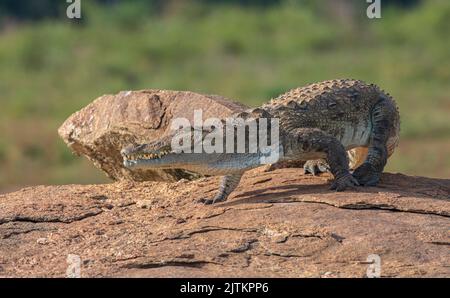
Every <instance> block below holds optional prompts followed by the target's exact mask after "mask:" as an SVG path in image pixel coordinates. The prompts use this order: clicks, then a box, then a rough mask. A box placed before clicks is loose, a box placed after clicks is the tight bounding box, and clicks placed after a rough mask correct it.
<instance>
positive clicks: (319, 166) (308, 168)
mask: <svg viewBox="0 0 450 298" xmlns="http://www.w3.org/2000/svg"><path fill="white" fill-rule="evenodd" d="M303 170H304V171H305V174H312V175H313V176H316V175H317V174H320V173H326V172H329V171H330V166H329V165H328V164H327V163H326V161H324V160H322V159H316V160H308V161H307V162H306V163H305V165H304V166H303Z"/></svg>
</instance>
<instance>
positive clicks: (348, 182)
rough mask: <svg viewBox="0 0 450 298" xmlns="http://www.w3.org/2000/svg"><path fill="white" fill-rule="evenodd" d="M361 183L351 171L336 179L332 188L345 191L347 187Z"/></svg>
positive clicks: (353, 186)
mask: <svg viewBox="0 0 450 298" xmlns="http://www.w3.org/2000/svg"><path fill="white" fill-rule="evenodd" d="M358 185H359V183H358V181H357V180H356V179H355V177H353V176H352V175H351V174H350V173H348V174H346V175H344V176H341V177H339V178H336V179H334V181H333V183H332V184H331V187H330V189H331V190H336V191H344V190H345V189H347V188H355V186H358Z"/></svg>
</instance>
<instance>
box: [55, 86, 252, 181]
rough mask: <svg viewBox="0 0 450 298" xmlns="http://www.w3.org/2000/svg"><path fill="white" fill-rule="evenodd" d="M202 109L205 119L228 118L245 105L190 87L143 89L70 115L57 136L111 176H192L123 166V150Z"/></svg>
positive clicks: (159, 134) (105, 98)
mask: <svg viewBox="0 0 450 298" xmlns="http://www.w3.org/2000/svg"><path fill="white" fill-rule="evenodd" d="M195 109H202V111H203V119H206V118H210V117H217V118H225V117H227V116H229V115H231V114H232V113H234V112H238V111H241V110H243V109H245V106H244V105H242V104H239V103H235V102H232V101H230V100H228V99H226V98H224V97H220V96H217V95H202V94H198V93H194V92H188V91H169V90H142V91H123V92H120V93H118V94H116V95H104V96H101V97H100V98H97V99H96V100H95V101H94V102H92V103H91V104H89V105H88V106H86V107H85V108H83V109H82V110H80V111H78V112H76V113H74V114H73V115H72V116H70V117H69V118H68V119H67V120H66V121H65V122H64V123H63V124H62V126H61V127H60V128H59V130H58V132H59V135H60V136H61V137H62V138H63V140H64V141H65V142H66V144H67V145H68V146H69V147H70V148H71V150H72V151H73V152H74V153H76V154H78V155H85V156H86V157H87V158H88V159H90V160H91V161H92V162H93V163H94V164H95V166H97V167H98V168H100V169H101V170H103V171H104V172H105V173H106V174H107V175H108V176H109V177H110V178H112V179H115V180H120V179H122V178H128V179H133V180H135V181H145V180H165V181H175V180H178V179H180V178H187V179H190V178H192V177H195V175H194V176H193V175H192V173H189V172H187V171H183V170H152V171H150V170H146V171H143V170H133V171H131V170H129V169H127V168H125V167H123V165H122V157H121V156H120V150H121V149H122V148H123V147H125V146H127V145H129V144H130V143H143V142H151V141H155V140H157V139H159V138H161V137H162V136H163V135H164V134H166V133H167V132H169V130H170V123H171V120H172V119H174V118H177V117H185V118H187V119H189V120H190V121H192V120H193V115H194V110H195Z"/></svg>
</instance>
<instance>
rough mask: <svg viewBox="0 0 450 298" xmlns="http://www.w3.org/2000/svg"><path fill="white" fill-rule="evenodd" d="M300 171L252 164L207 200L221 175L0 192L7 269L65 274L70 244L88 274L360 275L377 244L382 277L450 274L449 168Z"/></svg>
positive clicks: (12, 273) (11, 273)
mask: <svg viewBox="0 0 450 298" xmlns="http://www.w3.org/2000/svg"><path fill="white" fill-rule="evenodd" d="M302 172H303V171H302V170H301V169H292V168H289V169H278V170H274V171H272V172H264V171H263V169H262V168H259V169H255V170H253V171H250V172H248V173H246V174H245V175H244V177H243V180H242V183H241V185H240V186H239V187H238V189H237V191H236V192H234V193H233V194H232V196H231V197H230V199H229V200H228V201H226V202H223V203H220V204H217V205H212V206H211V205H208V206H204V205H201V204H198V203H196V201H197V199H198V198H200V197H205V196H211V195H212V194H213V193H214V191H215V190H216V189H217V186H218V181H219V178H218V177H209V178H201V179H199V180H196V181H189V182H184V183H175V182H174V183H169V182H153V181H150V182H149V181H147V182H131V181H121V182H115V183H112V184H106V185H63V186H37V187H29V188H25V189H22V190H20V191H18V192H14V193H9V194H5V195H0V203H1V205H2V208H0V239H1V241H0V263H1V266H2V272H1V275H2V276H8V277H25V276H37V277H64V276H65V275H66V272H67V271H68V262H67V260H68V256H69V255H71V256H75V257H74V259H79V261H80V264H81V276H82V277H94V276H114V277H123V276H127V277H365V276H367V273H368V272H369V271H370V272H371V273H373V272H374V270H373V269H371V268H372V267H371V266H373V265H374V263H373V262H374V259H373V255H375V256H379V258H380V262H381V263H380V264H381V267H380V268H381V277H419V276H426V277H450V266H449V265H450V254H449V246H450V234H449V227H450V180H448V179H431V178H424V177H409V176H405V175H401V174H389V173H385V174H383V175H382V179H381V183H380V185H379V186H378V187H366V188H357V189H356V190H354V191H345V192H340V193H337V192H333V191H330V190H329V189H328V187H329V184H328V181H327V179H329V178H330V176H328V175H321V176H317V177H312V176H304V175H302ZM98 198H102V199H98ZM140 201H147V203H149V202H151V204H152V206H151V208H144V209H143V208H141V206H140V203H138V202H140ZM106 205H112V208H105V206H106ZM49 235H51V241H36V239H44V238H47V239H49V237H50V236H49ZM40 242H45V243H47V244H46V245H45V249H43V246H42V244H39V243H40ZM375 259H376V258H375Z"/></svg>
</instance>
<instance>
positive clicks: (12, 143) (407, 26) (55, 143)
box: [0, 0, 450, 191]
mask: <svg viewBox="0 0 450 298" xmlns="http://www.w3.org/2000/svg"><path fill="white" fill-rule="evenodd" d="M105 2H106V1H105ZM213 2H214V4H212V3H213ZM231 2H233V3H231V4H230V3H228V4H227V2H226V1H168V2H167V3H170V5H166V6H164V9H163V10H161V7H160V6H158V5H157V3H159V4H160V5H161V3H163V2H158V1H154V3H155V4H154V5H155V6H154V7H155V11H152V6H151V5H150V6H149V5H148V3H147V2H144V1H126V2H125V1H123V2H119V1H117V3H114V5H108V6H104V5H100V4H99V3H97V2H93V1H89V2H88V1H82V16H83V18H82V20H70V19H67V18H64V17H59V18H44V19H40V20H39V21H33V22H27V21H25V22H15V21H10V19H8V18H6V21H5V18H4V19H3V20H4V21H3V27H2V29H1V31H0V103H1V106H0V191H7V190H10V189H14V188H17V187H19V186H23V185H30V184H41V183H46V184H48V183H97V182H103V181H107V179H106V178H105V177H104V176H103V174H102V173H101V172H100V171H99V170H96V169H94V168H93V166H91V165H90V163H89V162H88V161H86V160H84V159H81V158H78V157H75V156H72V155H71V153H70V152H69V150H68V149H67V147H66V146H65V145H64V144H63V142H62V141H61V140H60V139H59V137H58V135H57V131H56V130H57V128H58V127H59V125H60V124H61V123H62V122H63V121H64V120H65V119H66V118H67V117H68V116H69V115H70V114H71V113H73V112H75V111H77V110H79V109H80V108H82V107H84V106H85V105H87V104H88V103H90V102H91V101H92V100H93V99H94V98H96V97H98V96H100V95H102V94H105V93H116V92H118V91H120V90H131V89H145V88H161V89H175V90H192V91H197V92H202V93H214V94H221V95H224V96H226V97H229V98H232V99H236V100H239V101H242V102H244V103H246V104H248V105H253V106H254V105H258V104H260V103H262V102H264V101H267V100H268V99H270V98H271V97H273V96H276V95H278V94H279V93H282V92H284V91H286V90H288V89H290V88H293V87H298V86H302V85H306V84H308V83H310V82H315V81H322V80H327V79H333V78H357V79H362V80H365V81H367V82H371V83H376V84H378V85H379V86H381V87H382V88H384V89H385V90H387V91H388V92H389V93H390V94H391V95H393V97H394V98H395V99H396V100H397V102H398V105H399V106H400V112H401V116H402V131H401V134H402V141H401V145H400V148H399V150H398V152H397V153H396V154H395V155H394V156H393V158H392V159H391V160H390V161H389V165H388V169H387V170H389V171H394V172H405V173H408V174H414V175H427V176H434V177H449V176H450V156H449V154H448V153H449V152H450V121H449V113H450V84H449V83H450V50H449V49H450V2H449V1H446V0H428V1H422V2H420V3H418V4H416V5H412V6H411V7H404V6H395V5H394V6H393V5H389V6H388V5H386V7H385V6H382V19H373V20H370V19H367V18H366V16H365V10H366V6H365V5H366V4H365V3H364V2H365V1H345V0H341V1H337V0H332V1H327V0H324V1H281V0H280V1H272V2H274V4H272V5H268V4H270V3H271V1H267V3H266V4H267V5H250V4H252V3H251V1H249V2H248V3H247V5H241V4H242V3H241V4H239V3H237V2H239V1H231ZM382 2H383V1H382ZM405 2H407V1H405ZM319 3H320V4H319ZM244 4H245V3H244ZM0 8H1V6H0ZM156 8H158V9H159V10H156ZM57 11H61V9H59V10H57ZM2 15H3V16H4V13H3V14H2V13H0V16H2ZM0 20H1V18H0Z"/></svg>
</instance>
